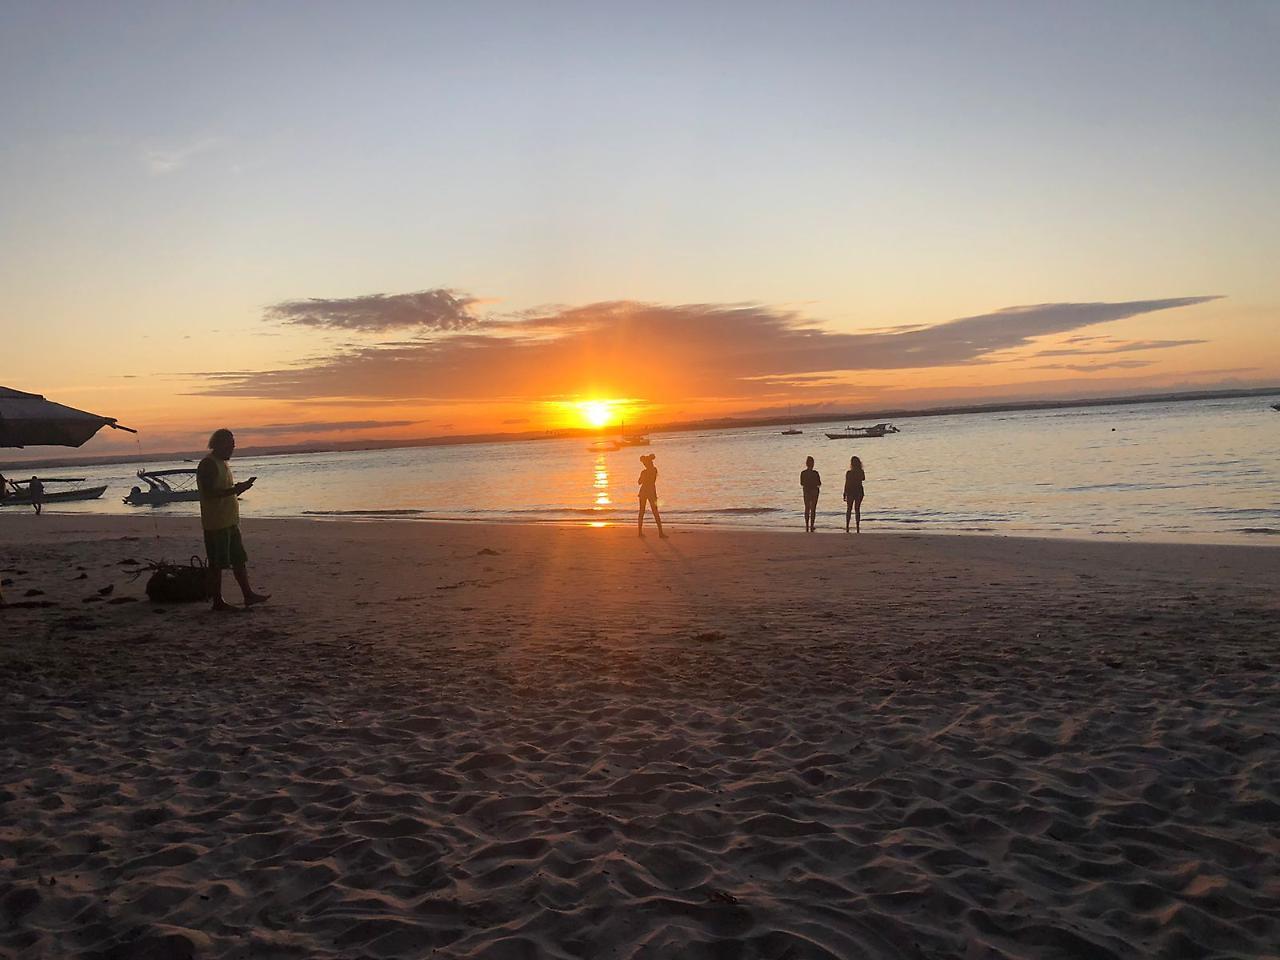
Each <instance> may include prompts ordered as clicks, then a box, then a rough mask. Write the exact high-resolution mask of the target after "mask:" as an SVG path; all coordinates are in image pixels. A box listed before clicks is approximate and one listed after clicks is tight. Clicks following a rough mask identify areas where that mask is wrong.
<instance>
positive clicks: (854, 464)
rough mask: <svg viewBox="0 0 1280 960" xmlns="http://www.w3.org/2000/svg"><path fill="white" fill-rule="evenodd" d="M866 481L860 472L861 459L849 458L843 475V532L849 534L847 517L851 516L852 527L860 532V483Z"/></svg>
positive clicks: (861, 493)
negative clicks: (853, 525)
mask: <svg viewBox="0 0 1280 960" xmlns="http://www.w3.org/2000/svg"><path fill="white" fill-rule="evenodd" d="M866 479H867V475H866V473H864V472H863V470H862V458H861V457H850V458H849V469H848V470H847V471H845V475H844V503H845V507H844V532H845V533H848V532H849V515H850V514H853V522H854V523H855V524H856V526H855V527H854V529H855V530H857V531H858V533H861V532H862V498H863V496H864V494H863V490H862V482H863V481H864V480H866Z"/></svg>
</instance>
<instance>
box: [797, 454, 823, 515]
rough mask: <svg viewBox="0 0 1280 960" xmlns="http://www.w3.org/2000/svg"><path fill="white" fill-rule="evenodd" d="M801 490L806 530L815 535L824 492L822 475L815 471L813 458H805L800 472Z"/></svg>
mask: <svg viewBox="0 0 1280 960" xmlns="http://www.w3.org/2000/svg"><path fill="white" fill-rule="evenodd" d="M800 489H801V490H802V491H803V492H804V529H805V533H813V531H814V525H815V524H816V523H817V519H818V494H819V493H821V492H822V475H821V474H820V473H818V471H817V470H815V469H813V457H805V460H804V469H803V470H801V471H800Z"/></svg>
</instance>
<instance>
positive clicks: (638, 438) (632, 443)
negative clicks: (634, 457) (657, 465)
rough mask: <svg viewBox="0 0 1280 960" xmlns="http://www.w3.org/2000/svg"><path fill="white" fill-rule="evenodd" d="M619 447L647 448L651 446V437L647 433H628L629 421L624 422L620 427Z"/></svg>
mask: <svg viewBox="0 0 1280 960" xmlns="http://www.w3.org/2000/svg"><path fill="white" fill-rule="evenodd" d="M618 446H620V447H647V446H649V435H648V434H647V433H627V421H625V420H623V421H622V423H620V424H619V425H618Z"/></svg>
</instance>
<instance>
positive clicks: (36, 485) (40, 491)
mask: <svg viewBox="0 0 1280 960" xmlns="http://www.w3.org/2000/svg"><path fill="white" fill-rule="evenodd" d="M27 493H28V495H30V497H31V507H32V509H33V510H35V512H36V516H37V517H38V516H40V511H41V510H43V509H44V484H43V483H41V482H40V478H39V477H32V478H31V479H30V480H28V481H27Z"/></svg>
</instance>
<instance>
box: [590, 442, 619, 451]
mask: <svg viewBox="0 0 1280 960" xmlns="http://www.w3.org/2000/svg"><path fill="white" fill-rule="evenodd" d="M587 449H588V450H590V451H591V452H592V453H613V452H614V451H615V450H621V449H622V447H621V446H619V445H618V441H616V440H597V441H596V442H595V443H592V444H589V445H588V446H587Z"/></svg>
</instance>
